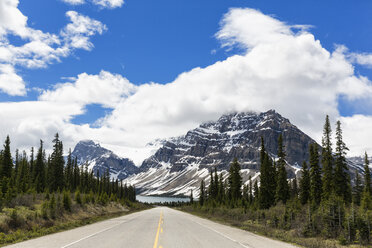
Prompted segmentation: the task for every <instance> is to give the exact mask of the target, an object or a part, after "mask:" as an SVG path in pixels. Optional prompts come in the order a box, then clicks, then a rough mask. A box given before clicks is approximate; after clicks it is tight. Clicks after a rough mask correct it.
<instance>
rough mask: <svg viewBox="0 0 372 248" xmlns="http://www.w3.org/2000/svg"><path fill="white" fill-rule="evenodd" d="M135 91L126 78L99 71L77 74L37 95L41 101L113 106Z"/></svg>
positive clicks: (134, 87)
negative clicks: (66, 81)
mask: <svg viewBox="0 0 372 248" xmlns="http://www.w3.org/2000/svg"><path fill="white" fill-rule="evenodd" d="M135 91H136V86H135V85H133V84H131V83H130V82H129V81H128V80H127V79H126V78H123V77H122V76H120V75H117V74H116V75H114V74H111V73H109V72H106V71H101V72H100V74H99V75H88V74H86V73H82V74H80V75H78V77H77V79H76V80H75V82H73V83H64V84H57V85H56V86H55V87H54V89H53V90H47V91H44V92H43V93H42V94H41V96H40V97H39V99H40V100H42V101H51V102H61V103H62V102H64V103H78V104H79V105H81V106H84V105H88V104H93V103H95V104H101V105H103V106H104V107H107V108H115V107H116V105H117V104H118V103H119V102H120V101H122V99H123V98H126V97H128V96H129V95H131V94H133V93H134V92H135Z"/></svg>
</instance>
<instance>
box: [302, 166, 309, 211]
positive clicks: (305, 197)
mask: <svg viewBox="0 0 372 248" xmlns="http://www.w3.org/2000/svg"><path fill="white" fill-rule="evenodd" d="M301 172H302V177H301V180H300V202H301V204H303V205H304V204H306V203H308V202H309V199H310V173H309V169H308V167H307V163H306V162H305V161H304V162H303V163H302V170H301Z"/></svg>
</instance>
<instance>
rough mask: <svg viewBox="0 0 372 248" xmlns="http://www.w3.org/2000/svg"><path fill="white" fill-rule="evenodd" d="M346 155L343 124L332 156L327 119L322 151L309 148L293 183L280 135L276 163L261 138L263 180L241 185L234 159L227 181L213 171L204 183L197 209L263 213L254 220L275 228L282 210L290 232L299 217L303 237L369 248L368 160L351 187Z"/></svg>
mask: <svg viewBox="0 0 372 248" xmlns="http://www.w3.org/2000/svg"><path fill="white" fill-rule="evenodd" d="M347 151H348V148H347V146H346V145H345V143H344V141H343V136H342V129H341V123H340V121H337V123H336V131H335V147H334V150H333V144H332V130H331V125H330V121H329V117H328V116H326V120H325V124H324V129H323V137H322V144H321V146H319V145H318V144H316V143H313V144H310V146H309V161H304V162H303V164H302V169H301V173H300V176H299V178H297V177H295V178H293V179H289V178H288V175H287V170H286V166H287V163H286V153H285V148H284V145H283V136H282V134H280V135H279V139H278V151H277V155H276V158H273V157H271V156H270V154H269V153H268V152H267V151H266V148H265V145H264V139H263V138H261V148H260V175H259V180H253V179H252V178H251V177H250V178H249V180H248V182H247V183H246V184H243V183H242V177H241V175H240V165H239V162H238V160H237V159H234V161H233V162H232V164H231V166H230V169H229V172H228V175H227V178H226V179H224V178H223V175H222V173H220V175H218V172H217V169H216V168H215V169H214V171H213V172H212V171H211V172H210V184H209V186H208V187H206V186H205V182H204V180H203V181H201V185H200V195H199V202H198V205H199V207H201V208H203V207H204V208H209V207H212V208H214V207H223V208H228V209H233V208H242V209H244V213H250V214H252V213H257V212H260V213H263V214H262V215H259V214H257V215H256V214H252V216H254V218H258V219H260V218H261V219H262V220H265V221H268V220H267V218H271V219H270V220H269V223H272V224H273V223H274V224H273V225H274V226H277V225H279V224H278V223H279V216H276V212H275V214H274V211H277V210H273V209H277V208H278V206H284V207H283V209H284V210H283V215H285V216H284V217H283V216H282V217H283V219H281V220H282V221H284V222H285V224H283V225H282V226H284V227H287V228H291V225H292V224H293V223H295V221H294V220H295V217H296V214H297V215H298V216H297V218H298V219H302V218H305V217H304V214H305V216H306V219H303V221H305V223H302V224H304V225H305V228H303V229H302V231H303V234H304V235H305V236H306V235H307V236H317V235H322V236H325V237H327V238H340V239H342V240H344V241H345V242H353V241H355V240H359V241H361V243H363V242H364V243H369V242H370V233H371V225H370V222H371V220H372V200H371V198H372V195H371V194H372V190H371V173H370V170H369V161H368V155H367V153H365V158H364V171H363V176H361V175H360V174H359V173H358V171H356V172H355V178H354V183H353V184H352V183H351V177H350V173H349V167H348V164H347V160H346V154H347ZM289 215H290V217H288V216H289ZM299 215H301V216H299ZM269 216H271V217H269ZM273 216H275V217H273ZM289 220H290V221H289ZM265 223H266V222H265ZM275 223H276V224H275ZM288 223H289V224H288Z"/></svg>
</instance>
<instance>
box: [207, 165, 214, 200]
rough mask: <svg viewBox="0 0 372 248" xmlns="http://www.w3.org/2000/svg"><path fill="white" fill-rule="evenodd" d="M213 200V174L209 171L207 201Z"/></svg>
mask: <svg viewBox="0 0 372 248" xmlns="http://www.w3.org/2000/svg"><path fill="white" fill-rule="evenodd" d="M212 199H214V177H213V172H212V171H210V183H209V187H208V200H212Z"/></svg>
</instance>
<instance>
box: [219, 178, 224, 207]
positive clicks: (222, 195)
mask: <svg viewBox="0 0 372 248" xmlns="http://www.w3.org/2000/svg"><path fill="white" fill-rule="evenodd" d="M224 199H225V187H224V183H223V175H222V173H221V174H220V177H219V180H218V201H219V202H222V201H223V200H224Z"/></svg>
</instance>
